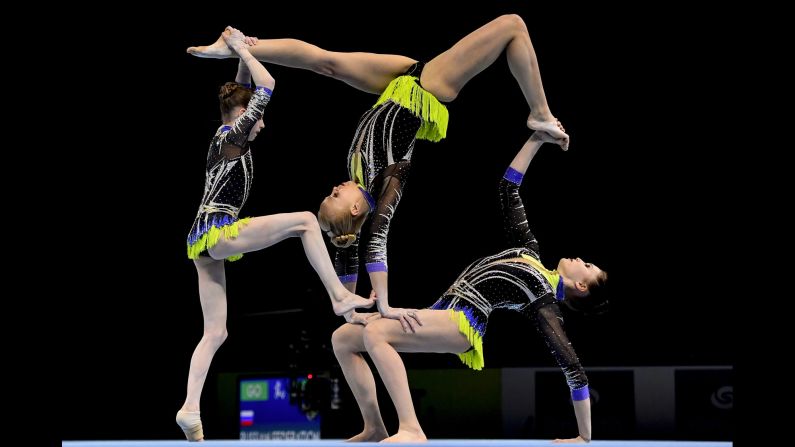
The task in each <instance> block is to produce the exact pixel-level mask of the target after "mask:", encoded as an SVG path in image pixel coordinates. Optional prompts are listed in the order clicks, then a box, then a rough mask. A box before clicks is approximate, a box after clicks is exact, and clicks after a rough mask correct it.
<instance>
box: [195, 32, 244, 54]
mask: <svg viewBox="0 0 795 447" xmlns="http://www.w3.org/2000/svg"><path fill="white" fill-rule="evenodd" d="M188 54H192V55H194V56H197V57H206V58H209V59H226V58H228V57H232V56H234V52H232V49H231V48H229V46H228V45H227V44H226V42H224V37H223V35H222V36H220V37H219V38H218V40H216V41H215V43H213V44H212V45H207V46H201V47H188Z"/></svg>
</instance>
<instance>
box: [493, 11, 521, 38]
mask: <svg viewBox="0 0 795 447" xmlns="http://www.w3.org/2000/svg"><path fill="white" fill-rule="evenodd" d="M497 20H498V21H499V23H500V26H503V27H505V28H507V29H509V30H510V31H511V32H512V33H514V34H528V32H527V25H526V24H525V23H524V19H522V17H521V16H520V15H518V14H505V15H502V16H500V17H498V18H497Z"/></svg>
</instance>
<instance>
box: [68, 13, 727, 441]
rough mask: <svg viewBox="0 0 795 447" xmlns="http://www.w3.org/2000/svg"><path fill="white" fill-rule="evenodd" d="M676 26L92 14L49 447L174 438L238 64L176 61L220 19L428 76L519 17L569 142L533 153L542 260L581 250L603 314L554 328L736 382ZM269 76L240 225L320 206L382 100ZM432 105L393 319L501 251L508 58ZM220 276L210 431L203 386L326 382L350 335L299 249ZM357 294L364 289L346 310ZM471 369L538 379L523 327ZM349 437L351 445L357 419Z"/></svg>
mask: <svg viewBox="0 0 795 447" xmlns="http://www.w3.org/2000/svg"><path fill="white" fill-rule="evenodd" d="M222 6H223V7H222ZM671 8H673V9H671ZM671 8H668V9H665V8H659V9H654V8H650V9H647V10H632V9H629V10H628V9H622V10H620V11H619V10H618V9H617V8H613V7H603V6H599V7H595V6H587V7H584V8H583V7H581V6H578V7H577V9H576V10H574V9H573V6H568V7H567V6H559V7H541V6H539V5H535V4H531V2H495V3H494V4H484V3H468V4H461V2H440V3H434V4H432V5H427V4H424V3H421V4H413V5H411V6H405V5H401V4H397V3H375V2H373V3H361V4H359V3H352V4H350V3H346V5H344V6H343V5H341V4H334V5H315V4H310V3H305V2H291V3H288V4H281V5H275V4H272V3H267V2H262V3H253V4H251V3H249V4H245V5H244V6H243V5H237V6H233V5H231V4H230V5H216V6H214V7H212V8H211V9H210V8H208V9H206V10H196V9H195V8H186V9H184V10H182V11H179V12H165V11H160V10H158V9H156V8H149V7H143V6H142V7H140V8H138V7H135V6H133V5H130V4H128V5H126V6H123V7H121V9H120V10H118V11H116V12H115V13H114V14H110V13H109V12H108V11H100V13H101V16H103V17H104V19H103V20H101V21H99V23H98V24H97V26H98V27H99V30H98V31H97V33H98V34H101V35H102V36H103V37H102V39H103V40H105V39H106V41H105V42H103V45H111V46H112V47H113V48H116V50H114V51H96V52H94V53H90V54H92V55H93V62H94V63H95V64H96V67H95V68H94V69H93V73H92V74H91V76H93V77H94V78H95V79H93V81H92V82H91V85H92V88H94V89H96V90H97V91H98V92H99V95H98V97H97V100H96V101H84V102H83V104H84V107H86V108H87V110H85V111H82V113H87V114H90V116H91V117H92V118H91V119H92V120H94V123H99V124H98V125H96V126H95V129H96V132H95V133H94V134H93V135H92V138H90V140H91V141H90V144H89V152H88V153H87V154H85V155H81V156H79V157H78V160H77V162H78V163H80V164H83V165H84V166H85V167H87V168H88V170H89V171H90V174H88V175H82V176H80V178H79V179H76V180H74V182H75V184H76V186H77V187H78V188H79V191H80V192H81V194H84V196H85V198H86V203H88V204H90V207H91V208H92V209H93V211H95V212H96V213H98V215H101V216H102V218H101V221H99V222H97V223H95V224H93V225H92V229H91V234H92V236H91V237H90V238H88V240H85V241H81V245H79V246H78V248H79V250H80V255H81V257H80V258H78V259H83V261H75V262H74V263H69V264H70V265H68V266H67V268H69V269H70V272H71V271H73V272H74V274H73V275H72V278H74V279H73V281H74V282H73V283H72V285H73V286H74V289H75V290H76V294H75V295H74V296H73V297H72V298H70V299H68V300H64V301H63V302H62V304H61V306H62V307H61V309H62V311H63V313H64V315H66V316H67V317H68V318H64V320H63V323H62V326H63V328H62V332H63V334H64V335H65V338H64V339H63V341H62V344H61V353H62V359H63V365H64V370H65V371H64V373H65V377H64V388H65V392H66V395H65V396H64V402H66V403H67V405H68V411H66V412H64V413H63V414H62V416H63V419H62V421H61V423H62V439H114V438H115V439H120V438H121V439H179V438H181V437H182V434H181V433H180V432H179V429H178V428H177V427H176V425H175V424H174V421H173V419H174V414H175V412H176V411H177V409H179V407H180V405H181V404H182V401H183V399H184V393H185V381H186V378H187V371H188V364H189V361H190V356H191V353H192V350H193V348H194V347H195V344H196V343H197V342H198V340H199V338H200V336H201V330H202V318H201V310H200V307H199V302H198V291H197V281H196V275H195V269H194V267H193V265H192V263H191V262H190V261H189V260H188V259H187V258H186V257H185V237H186V235H187V231H188V229H189V227H190V224H191V222H192V220H193V217H194V216H195V212H196V208H197V206H198V203H199V200H200V199H201V194H202V188H203V182H204V164H205V160H206V158H205V157H206V151H207V145H208V142H209V140H210V138H211V136H212V134H213V132H214V131H215V129H216V128H217V126H218V125H219V124H220V119H219V112H218V105H217V90H218V87H219V86H220V85H222V84H223V83H224V82H225V81H228V80H233V79H234V75H235V71H236V67H237V61H236V60H206V59H199V58H195V57H192V56H189V55H187V54H185V48H187V47H188V46H191V45H197V44H209V43H211V42H213V41H215V39H216V38H217V36H218V34H219V33H220V32H221V31H222V30H223V28H224V27H225V26H226V25H233V26H235V27H237V28H240V29H241V30H243V32H245V33H246V34H251V35H256V36H258V37H261V38H278V37H292V38H297V39H301V40H305V41H308V42H311V43H314V44H317V45H319V46H321V47H324V48H326V49H331V50H336V51H368V52H380V53H397V54H404V55H407V56H410V57H413V58H415V59H420V60H426V61H427V60H430V59H431V58H433V57H434V56H435V55H437V54H438V53H440V52H442V51H444V50H446V49H447V48H449V47H450V46H451V45H453V44H454V43H455V42H456V41H457V40H458V39H460V38H461V37H463V36H464V35H466V34H467V33H469V32H470V31H472V30H474V29H476V28H477V27H479V26H481V25H483V24H485V23H486V22H488V21H490V20H491V19H493V18H495V17H497V16H498V15H500V14H503V13H516V14H519V15H520V16H521V17H522V18H523V19H524V20H525V22H526V24H527V26H528V29H529V31H530V36H531V38H532V41H533V44H534V46H535V50H536V53H537V56H538V60H539V63H540V69H541V73H542V79H543V82H544V88H545V90H546V95H547V99H548V102H549V105H550V108H551V110H552V112H553V113H554V114H555V115H556V116H557V117H558V118H559V119H560V120H561V121H562V122H563V124H564V125H565V127H566V129H567V131H568V132H569V134H570V136H571V149H570V151H569V152H566V153H564V152H562V151H560V150H559V149H557V148H556V147H553V146H549V145H548V146H545V147H544V148H543V149H542V150H541V151H540V153H539V155H538V156H537V157H536V159H535V160H534V162H533V164H532V165H531V167H530V169H529V171H528V173H527V175H526V178H525V181H524V184H523V186H522V194H523V198H524V200H525V203H526V204H528V211H529V214H530V215H529V219H530V223H531V226H532V229H533V231H534V233H535V234H536V236H537V238H538V240H539V241H540V245H541V250H542V259H543V261H544V262H545V263H546V264H547V265H548V266H554V265H555V264H556V262H557V259H558V258H560V257H573V256H579V257H582V258H583V259H585V260H586V261H591V262H594V263H596V264H597V265H599V266H600V267H602V268H603V269H605V270H606V271H607V272H608V273H609V275H610V293H611V311H610V313H609V314H608V315H606V316H604V317H602V318H599V319H595V320H586V319H583V318H581V317H578V316H576V315H570V316H569V319H567V323H568V324H567V331H568V332H569V335H570V337H571V338H572V341H573V343H574V345H575V347H576V349H577V352H578V354H579V356H580V358H581V360H582V362H583V364H584V365H585V367H586V369H587V367H588V366H611V365H627V366H636V365H638V366H653V365H727V364H732V363H733V362H734V346H733V343H732V337H731V336H732V333H731V325H730V316H729V311H728V307H729V306H728V302H729V301H728V300H729V299H730V297H727V296H726V294H725V293H724V294H718V293H713V292H711V291H710V287H711V285H712V283H713V281H714V280H715V276H714V273H713V272H714V267H713V266H715V265H716V264H719V263H721V262H722V261H725V260H722V259H720V257H719V256H718V255H717V254H716V252H715V251H714V246H712V244H709V243H707V240H709V238H710V237H711V234H712V233H713V232H714V231H715V227H714V226H713V224H711V223H709V220H707V219H706V217H708V216H709V215H710V214H711V213H712V211H713V209H714V208H715V207H717V203H719V200H718V199H717V198H716V194H717V192H718V191H717V190H716V188H713V187H712V186H711V182H710V181H709V178H710V176H711V173H712V172H714V171H715V170H717V169H719V168H720V166H721V163H722V162H721V161H720V159H718V158H717V155H719V152H720V150H721V148H719V147H716V146H715V145H710V144H705V142H704V140H703V139H701V138H699V135H700V133H701V132H702V129H701V128H700V126H701V125H702V124H703V123H698V122H697V119H694V117H698V116H703V115H704V113H705V111H706V110H707V109H708V108H709V107H710V106H711V101H712V100H713V98H712V97H711V95H710V94H708V93H706V91H707V90H708V89H707V87H708V85H709V83H710V79H709V78H708V77H707V76H706V75H705V74H704V72H703V67H704V66H705V65H708V64H709V63H710V60H711V58H712V57H714V56H713V54H714V53H713V52H712V51H711V48H712V45H713V42H712V41H711V40H710V38H709V37H705V38H702V37H704V36H701V35H700V34H699V33H695V32H694V31H693V30H694V27H692V21H693V20H695V19H692V18H687V17H688V16H687V15H686V14H680V13H681V12H682V11H680V10H677V9H676V8H674V7H671ZM119 17H123V20H122V19H121V18H119ZM267 68H268V69H269V70H270V72H271V73H272V74H273V76H274V77H275V78H276V80H277V84H276V89H275V92H274V95H273V98H272V101H271V103H270V104H269V106H268V107H267V109H266V112H265V123H266V127H265V129H264V130H263V131H262V132H261V133H260V135H259V137H258V138H257V140H256V141H255V143H254V146H253V150H254V158H255V166H256V176H255V177H256V180H255V182H254V185H253V188H252V191H251V196H250V199H249V201H248V203H247V204H246V206H245V207H244V209H243V212H242V213H241V214H242V215H250V216H257V215H263V214H271V213H278V212H290V211H301V210H311V211H316V210H317V207H318V205H319V203H320V201H321V199H322V198H323V197H324V196H325V195H326V194H328V191H329V190H330V187H331V186H332V185H334V184H336V182H339V181H341V180H344V179H345V178H346V177H345V176H346V171H345V163H344V159H345V154H346V151H347V149H348V146H349V144H350V138H351V136H352V135H353V131H354V129H355V126H356V124H357V121H358V118H359V116H360V115H361V113H363V112H364V111H365V110H366V109H367V108H368V107H370V106H372V104H373V103H374V102H375V100H376V96H374V95H368V94H366V93H363V92H360V91H357V90H355V89H353V88H351V87H349V86H347V85H345V84H343V83H341V82H338V81H335V80H333V79H330V78H325V77H322V76H320V75H317V74H314V73H310V72H304V71H300V70H296V69H288V68H283V67H278V66H271V65H268V66H267ZM448 108H449V111H450V117H451V118H450V126H449V130H448V138H447V139H445V140H443V141H442V142H440V143H437V144H432V143H429V142H425V141H421V142H418V144H417V147H416V149H415V155H414V158H413V160H414V166H413V172H412V177H411V180H410V182H409V184H408V187H407V191H406V196H405V198H404V199H405V200H404V201H403V202H402V203H401V206H400V210H399V212H398V213H397V218H396V219H395V220H394V222H393V224H392V229H391V232H390V246H389V261H390V278H391V281H390V302H391V303H392V304H393V305H396V306H403V307H424V306H427V305H430V304H431V303H432V302H433V301H434V300H435V299H436V298H437V297H438V296H439V295H440V294H441V293H442V292H443V291H444V290H445V289H446V288H447V287H448V286H449V284H450V283H451V282H452V281H453V280H454V279H455V277H456V276H457V275H458V273H459V272H460V271H461V270H462V269H463V268H464V267H465V266H466V265H468V264H469V263H470V262H471V261H473V260H474V259H476V258H478V257H480V256H484V255H488V254H492V253H494V252H496V251H497V250H499V249H501V248H502V247H503V245H502V243H503V240H502V238H501V234H500V228H501V227H500V225H501V222H500V220H499V214H498V208H497V201H496V185H497V180H498V179H499V178H500V176H501V175H502V173H503V172H504V170H505V168H506V166H507V165H508V163H509V162H510V161H511V159H512V157H513V155H514V154H515V152H516V151H517V150H518V149H519V148H520V147H521V145H522V144H523V143H524V141H525V140H526V138H527V137H528V136H529V134H530V132H529V130H528V129H527V128H526V126H525V120H526V118H527V115H528V113H529V110H528V107H527V105H526V103H525V101H524V99H523V96H522V94H521V91H520V90H519V88H518V85H517V84H516V82H515V80H514V79H513V78H512V76H511V74H510V72H509V70H508V66H507V63H506V62H505V58H504V57H501V58H500V59H498V60H497V62H495V64H494V65H493V66H491V67H490V68H488V69H487V70H486V71H484V72H483V73H481V74H480V75H478V76H477V77H476V78H474V79H473V80H472V81H471V82H470V83H469V84H468V85H467V86H466V87H465V88H464V90H463V91H462V92H461V94H460V95H459V97H458V99H456V100H455V102H453V103H452V104H450V105H449V106H448ZM553 204H554V205H553ZM226 272H227V283H228V298H229V299H228V302H229V322H228V328H229V333H230V336H229V339H228V340H227V342H226V344H225V345H224V346H223V347H222V348H221V349H220V351H219V352H218V354H217V355H216V357H215V359H214V362H213V365H212V368H211V371H210V374H209V376H208V380H207V385H206V386H205V393H204V395H203V401H202V403H203V406H202V411H203V413H202V414H203V416H204V418H205V430H207V425H208V424H209V423H210V422H209V420H208V418H210V420H211V418H213V417H214V416H216V415H215V414H214V413H213V409H212V405H213V402H214V400H213V399H214V398H215V397H214V395H213V392H214V391H213V390H214V386H215V385H214V384H215V378H216V374H218V373H220V372H252V371H277V370H281V371H283V370H287V369H289V368H290V366H291V365H297V367H298V368H299V369H311V368H315V369H324V368H325V369H333V368H334V360H333V356H332V355H331V354H330V352H329V351H328V349H327V348H328V346H327V345H328V344H329V338H330V334H331V332H332V331H333V329H334V328H335V327H336V326H337V325H339V324H341V323H342V322H343V320H342V318H341V317H334V315H333V314H332V313H331V311H330V305H329V299H328V297H327V296H326V295H325V292H324V290H323V288H322V285H321V283H320V281H319V280H318V279H317V276H316V275H315V274H314V273H313V271H312V269H311V267H310V265H309V263H308V262H307V261H306V259H305V257H304V254H303V250H302V248H301V245H300V241H299V240H297V239H294V240H287V241H285V242H283V243H281V244H279V245H277V246H274V247H272V248H269V249H267V250H265V251H264V252H260V253H252V254H247V255H246V256H245V257H244V258H243V260H242V261H240V262H236V263H232V264H227V270H226ZM361 276H362V277H366V276H365V275H361ZM368 292H369V288H367V284H366V283H365V282H364V281H362V282H361V283H360V288H359V293H360V294H362V295H366V294H367V293H368ZM291 344H292V346H291ZM296 347H301V349H300V350H299V352H298V354H296ZM485 351H486V352H487V354H486V355H487V366H488V367H494V368H497V367H507V366H552V365H553V360H552V358H551V356H550V355H549V353H548V350H547V349H546V347H545V346H544V345H543V343H542V342H541V340H540V337H538V336H537V335H536V334H535V332H534V330H533V329H532V327H531V326H530V325H529V324H526V323H525V322H523V321H522V320H521V319H520V318H518V317H516V316H514V315H511V314H499V313H497V314H495V315H494V317H493V321H492V323H491V324H490V327H489V337H487V339H486V348H485ZM404 358H405V361H406V364H407V367H408V368H425V367H433V368H438V367H451V368H459V367H460V366H459V365H458V361H457V359H455V358H454V357H453V356H434V355H426V356H411V355H409V356H404ZM120 421H124V423H120ZM349 423H350V424H352V425H351V426H352V427H354V428H352V429H351V431H350V434H353V430H355V429H356V428H358V421H352V422H351V421H349ZM232 436H234V434H232ZM340 436H343V435H340ZM672 436H675V434H672Z"/></svg>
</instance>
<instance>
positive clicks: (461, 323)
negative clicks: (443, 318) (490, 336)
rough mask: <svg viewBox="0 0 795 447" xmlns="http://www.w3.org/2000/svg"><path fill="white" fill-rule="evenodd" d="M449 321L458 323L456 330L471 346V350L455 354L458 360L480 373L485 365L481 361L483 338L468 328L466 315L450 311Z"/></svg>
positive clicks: (458, 311) (457, 311) (483, 361)
mask: <svg viewBox="0 0 795 447" xmlns="http://www.w3.org/2000/svg"><path fill="white" fill-rule="evenodd" d="M450 319H451V320H453V321H457V322H458V330H459V331H460V332H461V333H462V334H464V336H466V338H467V340H469V343H471V344H472V349H470V350H469V351H467V352H462V353H461V354H457V355H458V358H459V359H461V361H462V362H464V364H465V365H466V366H468V367H470V368H472V369H474V370H476V371H480V370H481V369H483V366H485V365H486V362H485V360H483V337H481V336H480V334H479V333H478V331H476V330H475V329H473V328H472V326H470V324H469V320H467V316H466V314H464V313H463V312H461V311H460V310H455V309H450Z"/></svg>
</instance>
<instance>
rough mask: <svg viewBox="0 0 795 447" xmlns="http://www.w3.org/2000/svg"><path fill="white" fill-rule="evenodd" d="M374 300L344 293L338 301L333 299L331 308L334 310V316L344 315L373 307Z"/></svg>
mask: <svg viewBox="0 0 795 447" xmlns="http://www.w3.org/2000/svg"><path fill="white" fill-rule="evenodd" d="M373 304H375V299H373V298H370V299H367V298H362V297H360V296H359V295H356V294H353V293H351V292H348V291H347V290H346V291H345V294H344V295H342V296H341V297H340V298H339V299H337V298H334V299H333V300H332V301H331V307H332V309H334V315H344V314H346V313H348V312H349V311H351V310H353V309H359V308H366V307H373Z"/></svg>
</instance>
